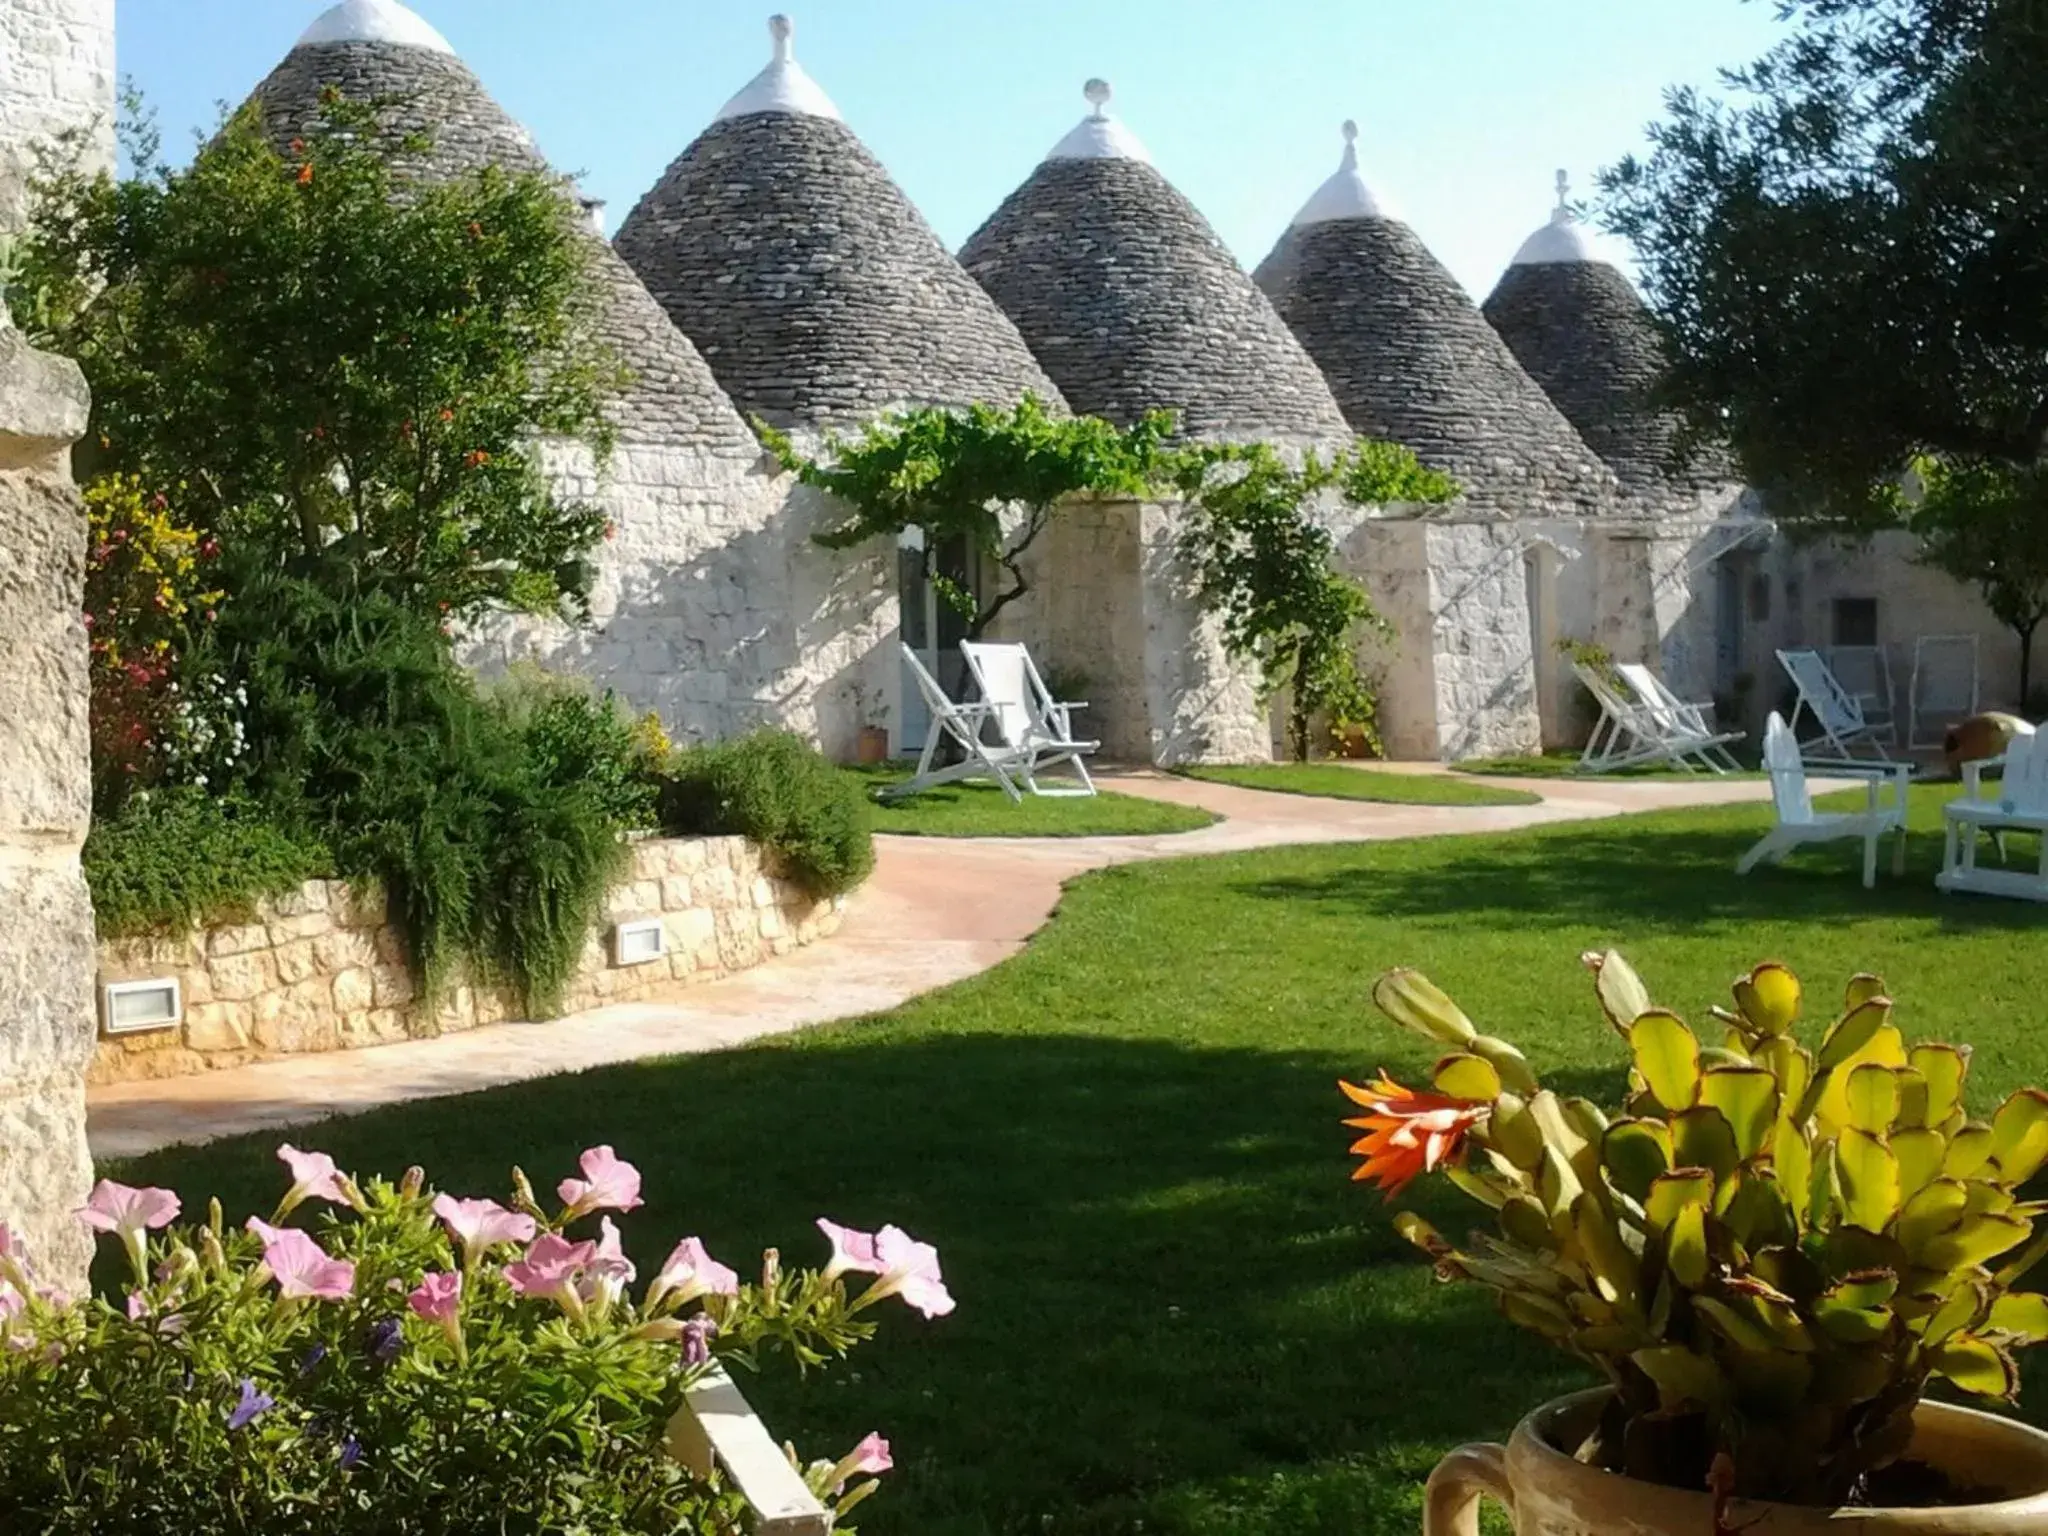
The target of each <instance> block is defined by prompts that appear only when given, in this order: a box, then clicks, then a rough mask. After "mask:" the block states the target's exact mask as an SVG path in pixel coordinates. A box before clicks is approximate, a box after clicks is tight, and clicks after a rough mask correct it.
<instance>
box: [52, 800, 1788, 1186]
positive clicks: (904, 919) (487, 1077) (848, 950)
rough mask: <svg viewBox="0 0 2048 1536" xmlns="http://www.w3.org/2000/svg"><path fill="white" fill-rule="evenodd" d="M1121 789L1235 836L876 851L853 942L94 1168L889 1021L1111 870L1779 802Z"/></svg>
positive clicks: (234, 1112)
mask: <svg viewBox="0 0 2048 1536" xmlns="http://www.w3.org/2000/svg"><path fill="white" fill-rule="evenodd" d="M1378 766H1380V767H1381V768H1382V769H1384V768H1385V766H1386V765H1378ZM1417 771H1431V770H1430V769H1428V768H1426V767H1423V768H1418V770H1417ZM1107 780H1108V782H1109V783H1110V784H1111V785H1112V786H1113V787H1114V788H1116V789H1117V790H1119V791H1122V792H1123V793H1126V794H1133V795H1143V796H1146V797H1149V798H1151V799H1156V800H1170V801H1175V802H1178V803H1181V804H1184V805H1196V806H1201V807H1203V808H1204V809H1207V810H1211V811H1215V812H1217V813H1218V814H1220V815H1222V816H1223V817H1225V818H1226V819H1225V820H1224V821H1222V822H1219V823H1218V824H1216V825H1215V826H1212V827H1208V828H1205V829H1203V830H1201V831H1199V832H1186V833H1179V834H1174V835H1170V836H1159V837H1129V838H1112V837H1091V838H1019V839H1014V840H988V841H968V840H959V839H942V838H915V837H878V838H877V839H876V847H877V859H876V868H875V874H874V877H873V878H872V879H871V880H870V881H869V882H868V883H867V885H865V886H864V887H862V888H861V890H860V891H858V892H856V893H855V894H854V895H853V896H852V897H851V898H849V901H848V905H847V911H846V918H845V922H844V925H843V926H842V927H841V929H840V931H839V933H838V934H837V935H836V936H835V937H833V938H831V939H828V940H826V941H824V942H822V943H820V944H816V945H813V946H811V947H810V948H808V949H803V950H799V951H797V952H796V953H795V954H792V955H788V956H785V957H783V958H780V959H777V960H772V961H770V962H768V963H767V964H765V965H761V966H758V967H756V968H755V969H753V970H749V971H743V972H741V973H739V974H737V975H734V976H729V977H726V978H724V979H722V980H719V981H714V982H707V983H705V984H704V985H702V986H698V987H694V988H691V989H690V991H689V992H688V994H687V995H686V996H685V997H683V998H681V999H679V1000H678V1001H675V1002H670V1003H659V1004H634V1005H625V1006H619V1007H612V1008H600V1009H596V1010H593V1011H591V1012H588V1013H581V1014H576V1015H573V1016H571V1017H569V1018H566V1019H558V1020H555V1021H554V1022H552V1023H547V1024H501V1025H493V1026H490V1027H488V1028H484V1029H477V1030H472V1031H470V1032H468V1033H466V1034H459V1035H447V1036H443V1037H442V1038H440V1039H438V1040H418V1041H409V1042H407V1043H404V1044H401V1045H386V1046H378V1047H374V1048H371V1049H366V1050H357V1051H336V1052H330V1053H323V1054H320V1055H311V1056H294V1057H288V1058H285V1059H282V1060H278V1061H269V1062H262V1063H259V1064H257V1065H255V1066H249V1067H240V1068H236V1069H234V1070H231V1071H223V1072H210V1073H204V1074H201V1075H198V1076H193V1077H181V1078H172V1079H168V1080H166V1081H162V1082H140V1083H122V1084H116V1085H111V1086H108V1087H104V1088H97V1089H94V1090H92V1092H91V1094H90V1096H89V1101H88V1135H89V1137H90V1139H91V1142H92V1150H93V1154H94V1156H95V1157H97V1158H116V1157H133V1156H137V1155H140V1154H142V1153H144V1152H149V1151H153V1150H155V1149H157V1148H159V1147H164V1146H171V1145H176V1144H179V1143H188V1142H202V1141H212V1140H215V1139H218V1138H220V1137H223V1136H234V1135H240V1134H242V1133H244V1132H248V1131H258V1130H275V1129H281V1128H283V1127H285V1126H293V1125H303V1124H306V1123H308V1122H312V1121H318V1120H323V1119H326V1118H328V1117H329V1116H331V1115H341V1114H354V1113H359V1112H361V1111H363V1110H367V1109H372V1108H375V1107H376V1106H378V1105H380V1104H392V1103H399V1102H404V1101H408V1100H414V1099H427V1098H437V1097H440V1096H443V1095H448V1094H458V1093H469V1092H473V1091H475V1090H478V1089H483V1088H494V1087H499V1086H501V1085H503V1084H506V1083H514V1082H521V1081H524V1080H527V1079H530V1078H536V1077H548V1076H552V1075H555V1074H557V1073H563V1072H577V1071H582V1070H584V1069H586V1068H590V1067H598V1066H607V1065H612V1064H615V1063H620V1062H628V1061H637V1060H642V1059H644V1058H647V1057H655V1056H673V1055H684V1054H689V1053H693V1052H699V1051H712V1050H719V1049H723V1048H725V1047H729V1046H735V1045H740V1044H743V1043H745V1042H746V1041H749V1040H755V1039H759V1038H761V1037H763V1036H766V1035H774V1034H781V1033H784V1032H786V1031H789V1030H795V1029H801V1028H804V1027H806V1026H808V1025H812V1024H823V1023H828V1022H830V1021H832V1020H835V1019H846V1018H858V1017H861V1016H863V1015H866V1014H870V1013H880V1012H883V1011H885V1010H887V1009H890V1008H894V1007H896V1006H897V1005H898V1004H900V1003H903V1002H905V1001H907V1000H908V999H910V998H913V997H915V996H917V995H918V994H919V993H922V992H927V991H930V990H931V989H933V988H935V987H942V986H946V985H949V984H951V983H953V982H956V981H962V980H965V979H966V978H967V977H970V976H974V975H977V974H979V973H980V972H982V971H984V970H987V969H988V968H989V967H991V966H993V965H996V964H998V963H999V962H1001V961H1003V960H1006V959H1008V958H1009V957H1010V956H1011V955H1013V954H1015V953H1017V951H1018V950H1019V949H1021V948H1022V947H1023V945H1024V943H1025V941H1026V940H1027V939H1029V938H1030V937H1031V935H1032V934H1033V933H1035V932H1036V931H1037V930H1038V929H1039V928H1040V927H1041V926H1043V925H1044V923H1045V921H1046V920H1047V918H1049V917H1050V916H1051V915H1052V911H1053V908H1054V907H1055V906H1057V905H1058V903H1059V897H1060V888H1061V886H1062V885H1063V884H1065V882H1067V881H1068V880H1070V879H1072V878H1073V877H1074V876H1076V875H1079V874H1084V873H1086V872H1087V871H1089V870H1092V869H1102V868H1105V867H1107V866H1109V865H1112V864H1124V863H1130V862H1133V861H1136V860H1142V859H1162V858H1173V857H1179V856H1182V855H1188V854H1204V853H1237V852H1242V851H1245V850H1248V849H1254V848H1271V847H1277V846H1281V845H1284V844H1294V843H1339V842H1365V841H1376V840H1382V839H1389V838H1405V837H1434V836H1445V835H1452V834H1469V833H1486V832H1508V831H1514V830H1517V829H1520V828H1523V827H1533V826H1542V825H1547V824H1550V823H1554V822H1562V821H1583V820H1592V819H1597V818H1600V817H1607V816H1619V815H1626V814H1629V813H1632V812H1637V811H1651V810H1665V809H1674V808H1678V807H1685V806H1702V805H1720V804H1728V803H1731V802H1748V801H1760V800H1764V799H1767V798H1768V797H1769V793H1770V786H1769V784H1768V783H1767V782H1764V781H1760V780H1752V779H1736V780H1730V779H1713V780H1707V779H1696V780H1640V779H1639V780H1630V781H1626V782H1623V781H1616V780H1590V779H1589V780H1563V781H1555V780H1544V781H1540V782H1538V781H1519V780H1500V781H1494V782H1500V783H1501V784H1503V785H1504V786H1507V787H1515V788H1523V789H1528V790H1531V791H1533V792H1534V793H1537V794H1539V795H1541V796H1542V797H1543V800H1542V803H1541V804H1539V805H1526V806H1500V807H1494V806H1485V807H1480V806H1422V805H1385V804H1378V803H1374V802H1367V801H1351V800H1321V799H1311V798H1308V797H1304V796H1298V795H1283V794H1274V793H1270V792H1266V791H1261V790H1247V789H1236V788H1232V787H1230V786H1227V785H1221V784H1210V783H1205V782H1201V781H1197V780H1193V779H1182V778H1176V777H1173V776H1170V775H1166V774H1161V773H1152V772H1131V773H1121V774H1115V773H1113V774H1110V775H1108V776H1107Z"/></svg>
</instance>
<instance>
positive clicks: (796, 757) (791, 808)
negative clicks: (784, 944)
mask: <svg viewBox="0 0 2048 1536" xmlns="http://www.w3.org/2000/svg"><path fill="white" fill-rule="evenodd" d="M661 819H662V827H663V830H664V831H667V832H669V833H671V834H674V835H678V836H723V837H748V838H752V839H753V840H754V841H755V842H757V843H759V844H761V845H762V846H763V847H765V848H767V849H768V850H769V852H770V853H772V854H773V855H774V857H775V859H776V861H777V863H778V864H779V865H780V867H781V869H782V870H783V872H784V873H785V874H786V875H788V876H789V877H790V878H791V879H793V880H796V881H797V882H798V883H799V884H801V885H802V886H803V887H804V888H805V889H806V890H807V891H809V892H810V894H811V895H813V896H815V897H818V898H821V899H822V898H824V897H827V896H837V895H839V894H840V893H842V892H844V891H850V890H852V889H853V888H854V887H855V886H857V885H859V884H860V883H861V881H863V880H865V879H866V878H867V877H868V875H869V873H870V872H871V871H872V870H873V869H874V867H875V844H874V834H873V832H872V831H871V829H870V826H869V811H868V802H867V796H866V794H865V792H864V791H863V789H862V785H861V780H860V779H859V777H858V776H857V775H854V774H849V773H845V772H843V771H841V770H840V769H838V768H836V767H834V766H833V765H832V764H831V763H829V762H827V761H826V760H825V758H824V757H823V756H822V755H821V754H820V753H819V752H818V751H817V750H816V749H815V748H813V747H812V746H811V745H810V744H809V743H808V742H805V741H804V740H803V739H802V738H801V737H798V736H794V735H792V734H790V733H789V732H787V731H761V732H758V733H756V734H755V735H752V736H744V737H740V738H739V739H737V740H734V741H726V742H718V743H715V744H713V745H711V746H704V747H693V748H691V749H689V750H687V751H685V752H681V753H678V754H677V756H676V758H675V760H674V762H673V764H672V765H671V768H670V782H669V784H668V786H667V788H666V789H665V790H664V792H663V796H662V818H661Z"/></svg>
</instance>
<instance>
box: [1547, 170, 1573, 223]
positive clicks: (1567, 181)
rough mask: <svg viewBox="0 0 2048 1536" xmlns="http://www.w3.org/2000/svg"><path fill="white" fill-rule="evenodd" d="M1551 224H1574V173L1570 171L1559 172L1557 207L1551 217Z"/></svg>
mask: <svg viewBox="0 0 2048 1536" xmlns="http://www.w3.org/2000/svg"><path fill="white" fill-rule="evenodd" d="M1550 222H1551V223H1553V224H1569V223H1571V222H1572V173H1571V172H1570V171H1559V172H1558V173H1557V207H1556V209H1555V210H1554V211H1553V212H1552V213H1551V215H1550Z"/></svg>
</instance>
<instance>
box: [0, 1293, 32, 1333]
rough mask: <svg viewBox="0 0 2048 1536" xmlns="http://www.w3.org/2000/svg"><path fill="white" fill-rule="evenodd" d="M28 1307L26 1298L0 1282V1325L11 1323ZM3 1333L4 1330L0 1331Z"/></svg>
mask: <svg viewBox="0 0 2048 1536" xmlns="http://www.w3.org/2000/svg"><path fill="white" fill-rule="evenodd" d="M27 1306H28V1298H27V1297H26V1296H24V1295H22V1294H21V1292H19V1291H17V1290H16V1289H15V1288H14V1287H13V1286H12V1285H10V1284H8V1283H7V1282H6V1281H5V1280H0V1323H7V1322H11V1321H13V1320H14V1319H15V1318H17V1317H19V1316H21V1314H22V1312H23V1310H24V1309H26V1308H27ZM0 1331H4V1330H0Z"/></svg>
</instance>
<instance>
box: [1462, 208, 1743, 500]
mask: <svg viewBox="0 0 2048 1536" xmlns="http://www.w3.org/2000/svg"><path fill="white" fill-rule="evenodd" d="M1557 191H1558V205H1557V209H1556V211H1555V212H1554V213H1553V214H1552V215H1551V218H1550V222H1549V223H1548V224H1546V225H1544V227H1543V228H1541V229H1539V230H1537V231H1536V233H1535V234H1533V235H1531V236H1530V237H1529V239H1528V240H1527V241H1526V242H1525V243H1524V244H1523V246H1522V248H1521V250H1520V251H1518V252H1516V254H1515V259H1514V264H1513V265H1512V266H1510V267H1509V268H1508V270H1507V273H1506V275H1505V276H1503V277H1502V278H1501V280H1500V284H1499V286H1498V287H1496V288H1495V289H1494V290H1493V296H1492V297H1491V298H1489V299H1488V300H1487V301H1486V306H1485V314H1486V318H1487V320H1489V321H1490V322H1491V323H1492V325H1493V328H1494V329H1495V330H1496V331H1498V332H1499V333H1500V335H1501V337H1502V339H1503V340H1505V341H1506V342H1507V344H1508V347H1509V349H1510V350H1511V351H1512V352H1513V353H1514V354H1515V357H1516V359H1517V360H1518V361H1519V362H1520V363H1521V365H1522V367H1523V368H1524V369H1525V370H1526V371H1527V372H1528V374H1529V376H1530V377H1531V378H1533V379H1535V380H1536V382H1537V383H1538V384H1540V385H1542V386H1543V391H1544V393H1545V394H1547V395H1549V396H1550V398H1551V400H1552V401H1553V402H1555V403H1556V405H1557V408H1558V409H1559V410H1560V411H1562V412H1563V413H1564V414H1565V416H1566V417H1567V418H1568V419H1569V420H1570V421H1571V423H1572V425H1573V426H1574V427H1576V428H1577V429H1578V431H1579V435H1580V436H1581V437H1582V438H1584V439H1585V441H1586V443H1587V444H1588V446H1590V447H1591V448H1592V449H1593V451H1594V452H1595V453H1597V454H1599V455H1600V457H1601V458H1602V459H1604V460H1606V462H1607V464H1608V466H1609V467H1610V468H1612V469H1613V471H1614V473H1615V475H1616V476H1617V477H1618V478H1619V479H1620V481H1621V483H1622V485H1623V486H1624V487H1626V488H1627V489H1628V490H1629V491H1630V492H1631V493H1633V494H1635V495H1637V496H1643V497H1650V498H1653V499H1654V498H1662V497H1665V496H1667V495H1673V494H1676V495H1679V496H1681V497H1690V496H1691V495H1693V494H1694V493H1696V492H1699V491H1703V490H1709V489H1712V488H1714V487H1716V486H1720V485H1724V484H1726V483H1727V482H1728V481H1729V480H1731V479H1732V478H1733V476H1734V470H1733V467H1732V465H1731V464H1730V463H1729V461H1728V459H1727V456H1726V455H1725V453H1719V452H1715V451H1712V450H1707V451H1703V452H1701V453H1699V454H1697V455H1695V456H1693V457H1692V458H1691V459H1689V460H1687V461H1685V462H1683V463H1681V462H1680V459H1679V455H1678V442H1679V436H1680V432H1681V423H1680V420H1679V418H1678V417H1677V416H1676V415H1675V414H1673V413H1670V412H1667V411H1663V410H1660V409H1659V408H1658V407H1657V406H1656V404H1655V403H1654V400H1653V395H1654V392H1655V390H1656V388H1657V384H1658V382H1659V380H1660V379H1661V378H1662V377H1663V374H1664V369H1665V358H1664V350H1663V344H1662V341H1661V340H1660V338H1659V337H1658V335H1657V328H1656V324H1655V322H1654V321H1653V320H1652V319H1651V317H1650V313H1649V311H1648V310H1647V309H1646V308H1644V306H1643V301H1642V300H1641V298H1639V297H1638V296H1637V294H1636V291H1635V289H1634V288H1633V287H1631V286H1630V284H1629V280H1628V278H1627V277H1626V276H1625V275H1623V273H1622V272H1621V270H1620V269H1619V268H1618V267H1616V266H1615V265H1614V263H1613V262H1611V261H1610V260H1608V259H1607V256H1606V254H1605V253H1604V251H1603V250H1602V248H1601V246H1600V245H1599V243H1598V242H1597V241H1596V240H1594V239H1593V238H1592V237H1591V235H1590V233H1589V231H1587V229H1586V228H1585V226H1584V225H1582V224H1581V223H1579V221H1578V220H1577V219H1576V218H1575V217H1574V216H1573V214H1572V211H1571V204H1570V193H1571V183H1570V179H1569V178H1568V176H1567V175H1566V173H1565V172H1563V171H1559V172H1558V173H1557Z"/></svg>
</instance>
